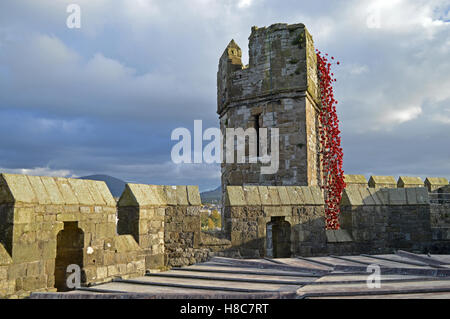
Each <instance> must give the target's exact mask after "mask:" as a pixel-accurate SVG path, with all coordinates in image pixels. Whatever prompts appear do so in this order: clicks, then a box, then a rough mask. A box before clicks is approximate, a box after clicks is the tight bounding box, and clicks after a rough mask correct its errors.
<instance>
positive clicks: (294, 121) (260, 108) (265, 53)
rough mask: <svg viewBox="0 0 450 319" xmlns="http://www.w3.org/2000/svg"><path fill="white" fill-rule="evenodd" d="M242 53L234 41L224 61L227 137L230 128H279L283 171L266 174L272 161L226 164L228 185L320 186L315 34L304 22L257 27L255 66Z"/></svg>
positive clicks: (221, 80) (220, 78)
mask: <svg viewBox="0 0 450 319" xmlns="http://www.w3.org/2000/svg"><path fill="white" fill-rule="evenodd" d="M241 56H242V51H241V49H240V48H239V46H238V45H237V44H236V43H235V42H234V40H231V42H230V43H229V44H228V46H227V48H226V49H225V52H224V53H223V54H222V56H221V58H220V60H219V70H218V72H217V113H218V114H219V118H220V128H221V131H222V134H223V136H225V133H226V128H239V127H241V128H243V129H246V128H250V127H253V128H255V129H256V130H257V131H258V128H264V127H267V128H272V127H275V128H279V137H280V138H279V153H280V156H279V170H278V172H277V173H275V174H270V175H263V174H261V173H260V168H261V165H263V166H264V165H266V164H261V163H256V164H253V163H252V164H249V163H248V160H246V163H245V164H237V163H233V164H229V163H226V162H224V163H223V164H222V189H223V190H224V189H225V186H227V185H268V186H270V185H272V186H277V185H278V186H279V185H301V186H309V185H319V184H320V161H319V139H318V137H319V136H318V125H319V118H318V115H319V105H320V104H319V89H318V79H317V60H316V54H315V49H314V44H313V40H312V37H311V35H310V34H309V32H308V31H307V29H306V28H305V26H304V25H303V24H292V25H288V24H274V25H271V26H270V27H264V28H257V27H253V28H252V33H251V35H250V37H249V65H247V66H244V65H243V64H242V61H241ZM268 141H269V143H270V130H269V132H268ZM224 144H225V143H224ZM269 146H270V145H269ZM269 149H270V148H269ZM246 152H247V153H246V156H247V158H248V150H247V151H246ZM258 152H259V150H258Z"/></svg>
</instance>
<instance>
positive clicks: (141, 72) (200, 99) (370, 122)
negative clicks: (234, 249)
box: [0, 0, 450, 188]
mask: <svg viewBox="0 0 450 319" xmlns="http://www.w3.org/2000/svg"><path fill="white" fill-rule="evenodd" d="M72 2H74V1H57V2H55V1H53V0H40V1H33V0H28V1H25V0H18V1H9V0H7V1H2V2H1V4H0V122H1V125H0V150H1V153H0V169H1V170H6V171H15V172H27V173H36V174H44V175H45V174H59V175H68V176H71V175H74V176H81V175H88V174H94V173H104V174H110V175H113V176H117V177H119V178H123V179H126V180H129V181H137V182H143V183H160V184H200V186H201V188H212V187H215V186H216V185H218V184H219V181H220V170H219V167H218V166H217V165H216V166H211V165H182V166H177V165H174V164H172V163H171V161H170V149H171V147H172V145H173V144H174V143H173V142H172V141H171V140H170V133H171V131H172V130H173V129H174V128H176V127H179V126H183V127H188V128H192V126H193V120H194V119H203V121H204V127H210V126H217V125H218V121H217V115H216V114H215V110H216V72H217V64H218V58H219V56H220V55H221V53H222V51H223V50H224V48H225V46H226V44H227V43H228V42H229V40H230V39H231V38H234V39H235V40H236V42H237V43H238V44H239V45H240V46H241V47H242V49H243V51H244V61H245V60H246V59H247V56H248V55H247V52H246V48H247V45H248V36H249V33H250V28H251V26H253V25H258V26H264V25H270V24H272V23H276V22H287V23H298V22H303V23H305V24H306V26H307V27H308V29H309V30H310V32H311V33H312V34H313V37H314V40H315V44H316V47H318V48H319V49H321V50H323V51H326V52H329V53H330V54H332V55H335V56H336V57H337V58H338V59H339V60H340V61H341V65H340V66H339V67H336V68H335V73H336V75H337V78H338V82H337V83H336V96H337V98H338V100H339V102H340V103H339V105H338V112H339V115H340V118H341V125H342V132H343V133H342V138H343V146H344V154H345V155H344V156H345V157H344V169H345V171H346V172H347V173H362V174H366V175H368V174H392V175H401V174H408V175H419V176H425V175H430V176H431V175H432V176H446V177H450V167H449V162H450V161H449V160H450V156H449V155H450V152H449V149H450V147H449V146H450V144H449V142H448V136H449V133H448V132H450V105H449V102H450V90H449V89H448V88H449V87H450V77H449V75H448V74H450V61H449V59H448V56H450V52H449V51H450V37H449V34H450V27H449V25H450V24H449V21H448V14H449V5H448V3H447V2H446V1H444V0H433V1H425V0H417V1H400V0H396V1H356V0H351V1H314V2H311V1H269V0H266V1H263V0H239V1H231V0H228V1H212V0H211V1H208V0H192V1H184V0H183V1H151V0H139V1H125V0H120V1H112V0H96V1H87V0H78V1H75V2H76V3H78V4H80V6H81V9H82V20H81V21H82V26H81V29H78V30H74V29H72V30H71V29H68V28H67V27H66V25H65V22H66V18H67V15H68V14H67V13H66V6H67V5H68V4H69V3H72ZM374 16H375V18H376V19H375V22H376V25H375V27H373V25H370V23H372V24H373V21H372V20H371V21H369V22H370V23H369V24H368V18H369V17H374ZM24 169H26V171H24Z"/></svg>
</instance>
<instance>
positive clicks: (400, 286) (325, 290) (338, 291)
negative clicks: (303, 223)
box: [297, 280, 450, 297]
mask: <svg viewBox="0 0 450 319" xmlns="http://www.w3.org/2000/svg"><path fill="white" fill-rule="evenodd" d="M438 289H443V290H447V291H446V292H450V281H449V280H446V281H428V280H427V281H412V282H389V283H383V282H382V283H381V287H380V288H369V287H368V286H367V284H366V283H365V282H364V283H357V284H356V283H355V284H352V283H349V284H337V283H330V284H323V285H307V286H304V287H302V288H300V289H298V290H297V294H298V295H299V296H300V297H309V296H317V297H320V296H333V295H342V296H345V295H352V294H359V295H369V294H378V295H380V294H393V293H394V292H395V293H399V292H400V293H401V292H404V293H406V292H409V291H410V292H412V291H414V292H417V293H418V292H419V291H420V292H423V293H425V292H437V291H433V290H438Z"/></svg>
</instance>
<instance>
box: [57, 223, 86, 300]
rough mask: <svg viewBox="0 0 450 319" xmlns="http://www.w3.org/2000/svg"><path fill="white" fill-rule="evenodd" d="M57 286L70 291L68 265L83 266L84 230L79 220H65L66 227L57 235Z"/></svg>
mask: <svg viewBox="0 0 450 319" xmlns="http://www.w3.org/2000/svg"><path fill="white" fill-rule="evenodd" d="M56 240H57V243H56V245H57V246H56V260H55V288H56V289H57V290H58V291H68V290H70V289H69V288H68V287H67V284H66V279H67V276H68V275H70V273H69V274H67V267H68V266H69V265H72V264H75V265H78V266H79V267H80V269H81V268H83V248H84V232H83V231H82V230H81V229H80V228H78V222H64V229H63V230H61V231H60V232H59V233H58V235H57V237H56Z"/></svg>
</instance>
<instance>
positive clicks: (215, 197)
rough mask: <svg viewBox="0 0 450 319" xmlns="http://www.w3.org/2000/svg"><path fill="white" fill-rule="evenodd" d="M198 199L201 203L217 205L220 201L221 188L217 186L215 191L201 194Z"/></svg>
mask: <svg viewBox="0 0 450 319" xmlns="http://www.w3.org/2000/svg"><path fill="white" fill-rule="evenodd" d="M200 197H201V199H202V203H204V204H206V203H211V204H217V203H220V201H221V200H222V187H221V186H219V187H217V188H216V189H214V190H212V191H206V192H203V193H200Z"/></svg>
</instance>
